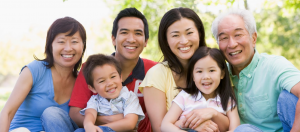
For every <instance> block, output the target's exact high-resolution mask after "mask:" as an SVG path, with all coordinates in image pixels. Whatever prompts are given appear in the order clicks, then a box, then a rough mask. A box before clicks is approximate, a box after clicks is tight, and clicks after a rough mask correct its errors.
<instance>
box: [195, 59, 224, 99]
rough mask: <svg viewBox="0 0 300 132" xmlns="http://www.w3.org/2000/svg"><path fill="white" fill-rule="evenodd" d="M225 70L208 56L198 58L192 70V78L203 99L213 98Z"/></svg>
mask: <svg viewBox="0 0 300 132" xmlns="http://www.w3.org/2000/svg"><path fill="white" fill-rule="evenodd" d="M224 75H225V72H224V71H223V70H221V69H220V68H219V66H218V64H217V62H216V61H215V60H214V59H213V58H211V57H210V56H206V57H204V58H201V59H200V60H198V61H197V62H196V64H195V66H194V70H193V80H194V82H195V85H196V87H197V88H198V89H199V90H200V91H201V92H202V94H203V96H204V97H205V99H206V100H207V99H209V98H214V97H215V96H216V95H215V90H216V89H217V88H218V86H219V84H220V80H221V79H223V78H224Z"/></svg>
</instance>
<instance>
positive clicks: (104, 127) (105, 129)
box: [75, 126, 115, 132]
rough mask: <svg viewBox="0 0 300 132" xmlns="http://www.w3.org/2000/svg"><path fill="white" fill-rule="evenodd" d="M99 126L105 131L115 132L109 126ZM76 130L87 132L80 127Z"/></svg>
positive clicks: (77, 131)
mask: <svg viewBox="0 0 300 132" xmlns="http://www.w3.org/2000/svg"><path fill="white" fill-rule="evenodd" d="M99 127H100V129H101V130H102V131H103V132H115V131H114V130H113V129H111V128H109V127H107V126H99ZM75 132H85V130H84V129H83V128H78V129H76V131H75Z"/></svg>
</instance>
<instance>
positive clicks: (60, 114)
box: [41, 107, 78, 132]
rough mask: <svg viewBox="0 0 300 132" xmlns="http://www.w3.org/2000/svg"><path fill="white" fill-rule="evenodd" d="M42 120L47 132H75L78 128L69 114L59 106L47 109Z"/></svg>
mask: <svg viewBox="0 0 300 132" xmlns="http://www.w3.org/2000/svg"><path fill="white" fill-rule="evenodd" d="M41 121H42V125H43V127H44V130H45V131H46V132H73V131H75V130H76V129H77V128H78V126H77V125H76V123H75V122H73V120H72V119H71V118H70V117H69V114H68V113H67V112H66V111H64V110H63V109H60V108H58V107H48V108H47V109H45V110H44V112H43V114H42V115H41Z"/></svg>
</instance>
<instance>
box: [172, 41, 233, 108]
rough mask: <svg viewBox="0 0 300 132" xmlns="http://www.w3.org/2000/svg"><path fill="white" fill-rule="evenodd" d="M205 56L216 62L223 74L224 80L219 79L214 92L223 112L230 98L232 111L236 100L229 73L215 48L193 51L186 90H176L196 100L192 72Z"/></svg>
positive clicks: (221, 56) (196, 90)
mask: <svg viewBox="0 0 300 132" xmlns="http://www.w3.org/2000/svg"><path fill="white" fill-rule="evenodd" d="M206 56H210V57H211V58H213V59H214V60H215V61H216V62H217V64H218V67H219V68H220V69H221V70H223V71H224V72H225V75H224V78H223V79H221V81H220V84H219V86H218V88H217V89H216V90H215V92H216V94H217V95H219V96H220V98H221V104H222V107H223V110H224V111H226V110H227V105H228V101H229V99H230V98H231V109H233V108H234V107H233V104H234V103H236V98H235V95H234V91H233V88H232V86H231V81H230V78H229V72H228V69H227V65H226V62H225V57H224V55H223V54H222V53H221V51H220V50H218V49H216V48H209V47H206V46H202V47H200V48H198V49H197V50H196V51H195V53H194V55H193V56H192V57H191V59H190V61H189V63H188V71H187V79H186V82H187V87H186V88H181V87H178V88H179V89H183V90H184V91H185V92H187V93H189V94H191V95H192V96H194V97H195V98H197V96H198V93H199V89H198V88H197V87H196V85H195V82H194V80H193V70H194V66H195V64H196V63H197V61H198V60H200V59H202V58H204V57H206ZM235 106H236V105H235Z"/></svg>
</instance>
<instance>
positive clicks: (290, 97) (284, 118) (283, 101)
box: [277, 90, 298, 132]
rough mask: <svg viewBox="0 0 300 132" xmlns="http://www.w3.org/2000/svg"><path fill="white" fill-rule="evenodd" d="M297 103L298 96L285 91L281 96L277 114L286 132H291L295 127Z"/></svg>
mask: <svg viewBox="0 0 300 132" xmlns="http://www.w3.org/2000/svg"><path fill="white" fill-rule="evenodd" d="M297 102H298V98H297V96H295V95H294V94H292V93H290V92H288V91H286V90H283V91H282V92H281V93H280V95H279V98H278V102H277V114H278V117H279V119H280V121H281V123H282V127H283V131H284V132H289V131H291V129H292V127H293V123H294V119H295V112H296V105H297Z"/></svg>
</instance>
